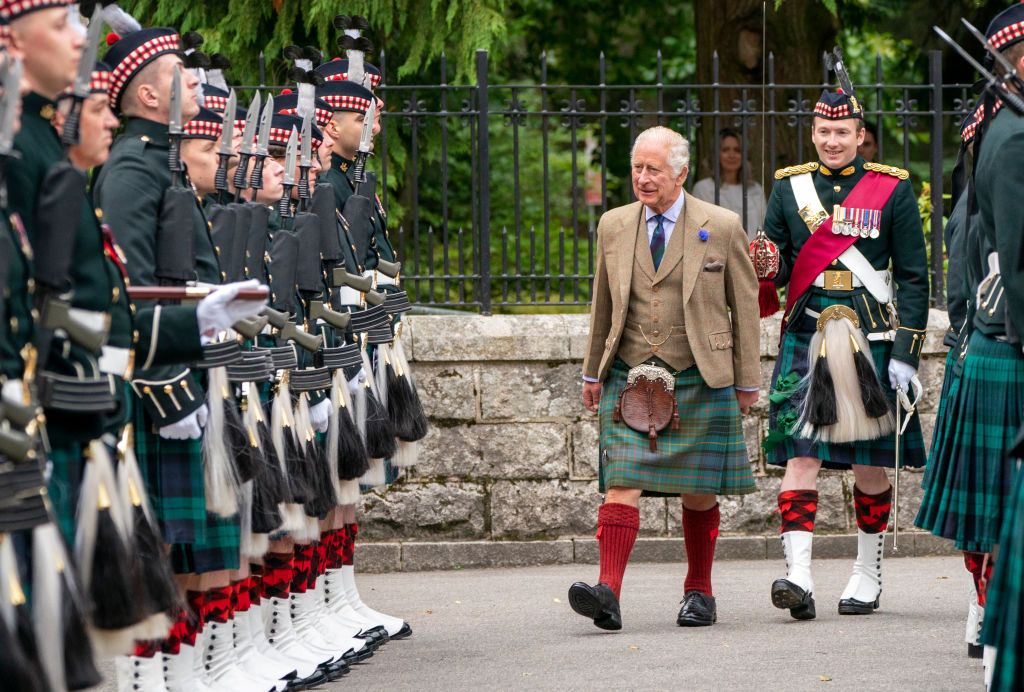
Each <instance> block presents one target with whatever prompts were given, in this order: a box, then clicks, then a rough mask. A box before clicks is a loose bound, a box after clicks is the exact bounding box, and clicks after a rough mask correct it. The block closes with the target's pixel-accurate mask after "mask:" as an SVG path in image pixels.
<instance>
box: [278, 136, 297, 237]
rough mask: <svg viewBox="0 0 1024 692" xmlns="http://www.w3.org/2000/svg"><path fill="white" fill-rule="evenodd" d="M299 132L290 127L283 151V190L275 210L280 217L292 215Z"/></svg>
mask: <svg viewBox="0 0 1024 692" xmlns="http://www.w3.org/2000/svg"><path fill="white" fill-rule="evenodd" d="M298 136H299V133H298V132H297V131H296V130H295V128H294V127H292V133H291V134H290V135H288V146H287V147H286V148H285V153H284V191H283V192H282V193H281V200H280V201H279V202H278V203H277V212H278V214H280V215H281V218H282V219H287V218H291V216H292V188H294V187H295V158H296V155H297V153H298V152H297V149H298Z"/></svg>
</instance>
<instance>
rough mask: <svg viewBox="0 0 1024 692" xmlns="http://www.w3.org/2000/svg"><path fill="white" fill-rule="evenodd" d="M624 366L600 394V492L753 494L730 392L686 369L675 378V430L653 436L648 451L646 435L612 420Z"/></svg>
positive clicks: (611, 374) (613, 371) (614, 371)
mask: <svg viewBox="0 0 1024 692" xmlns="http://www.w3.org/2000/svg"><path fill="white" fill-rule="evenodd" d="M627 373H628V367H627V366H626V365H625V363H622V362H621V361H616V363H615V364H614V365H613V366H612V368H611V370H610V372H609V375H608V378H607V380H606V381H605V383H604V390H603V392H602V395H601V406H600V412H599V419H600V428H601V433H600V448H601V459H600V467H601V472H600V478H601V490H602V491H603V490H604V489H605V488H611V487H621V488H640V489H642V490H645V491H651V492H656V493H662V494H680V493H694V494H697V493H711V494H716V495H744V494H747V493H752V492H754V491H755V490H756V486H755V484H754V475H753V473H752V472H751V470H750V459H749V457H748V456H747V448H746V444H745V442H744V439H743V422H742V419H741V417H740V410H739V406H738V404H737V403H736V395H735V393H734V391H733V389H732V387H723V388H721V389H712V388H711V387H708V386H707V384H706V383H705V382H704V378H702V377H701V375H700V371H699V370H698V369H697V368H696V367H691V368H689V369H688V370H685V371H683V372H682V373H680V374H679V375H677V376H676V388H675V395H676V401H677V403H678V407H679V429H677V430H672V429H671V428H666V429H665V430H663V431H661V432H660V433H659V434H658V442H657V446H658V449H657V451H654V452H652V451H650V449H649V446H648V439H647V434H646V433H641V432H637V431H635V430H633V429H632V428H630V427H629V426H627V425H626V424H625V423H621V422H620V423H616V422H614V421H613V420H612V414H613V412H614V410H615V404H616V403H617V402H618V399H619V394H620V393H621V392H622V390H623V389H624V388H625V386H626V375H627Z"/></svg>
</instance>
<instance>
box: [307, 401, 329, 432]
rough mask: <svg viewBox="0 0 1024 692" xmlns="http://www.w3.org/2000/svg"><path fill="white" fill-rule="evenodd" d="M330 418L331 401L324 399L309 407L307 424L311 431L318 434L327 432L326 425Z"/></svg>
mask: <svg viewBox="0 0 1024 692" xmlns="http://www.w3.org/2000/svg"><path fill="white" fill-rule="evenodd" d="M330 418H331V400H330V399H324V400H323V401H320V402H317V403H316V404H314V405H313V406H310V407H309V422H310V423H311V424H312V425H313V429H314V430H316V431H317V432H319V433H325V432H327V425H328V423H330Z"/></svg>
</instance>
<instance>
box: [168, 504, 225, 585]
mask: <svg viewBox="0 0 1024 692" xmlns="http://www.w3.org/2000/svg"><path fill="white" fill-rule="evenodd" d="M240 561H241V526H240V524H239V519H238V515H237V514H236V515H234V516H232V517H226V518H224V517H218V516H217V515H215V514H210V513H207V514H206V520H205V527H204V531H203V540H202V541H196V542H194V543H184V544H183V543H176V544H174V545H172V546H171V565H172V566H173V567H174V571H175V572H176V573H178V574H189V573H195V574H204V573H206V572H216V571H218V570H225V569H238V567H239V564H240Z"/></svg>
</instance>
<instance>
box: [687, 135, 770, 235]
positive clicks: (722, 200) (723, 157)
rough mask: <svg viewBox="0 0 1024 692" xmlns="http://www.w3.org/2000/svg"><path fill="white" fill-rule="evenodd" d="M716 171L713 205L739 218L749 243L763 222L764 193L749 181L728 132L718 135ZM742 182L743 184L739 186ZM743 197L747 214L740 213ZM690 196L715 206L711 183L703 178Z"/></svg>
mask: <svg viewBox="0 0 1024 692" xmlns="http://www.w3.org/2000/svg"><path fill="white" fill-rule="evenodd" d="M718 136H719V148H718V170H719V172H720V174H721V176H722V182H721V187H720V189H719V193H718V202H717V204H718V205H719V206H721V207H725V208H726V209H728V210H729V211H734V212H736V213H737V214H739V215H740V219H741V220H742V221H743V228H744V229H745V230H746V231H747V237H748V238H750V239H751V240H753V238H754V234H756V233H757V229H758V228H760V227H761V224H762V222H763V221H764V209H765V199H764V189H763V188H762V187H761V186H760V185H759V184H757V183H756V182H754V181H753V180H751V179H750V173H749V171H747V170H746V165H745V162H744V160H743V144H742V142H741V141H740V134H739V133H738V132H736V131H735V130H733V129H731V128H723V129H722V130H720V131H719V133H718ZM744 180H745V183H744V182H742V181H744ZM744 192H746V195H747V213H746V214H745V215H744V213H743V194H744ZM693 196H694V197H697V198H698V199H702V200H704V201H705V202H711V203H712V204H715V179H714V178H713V177H707V178H703V179H701V180H698V181H697V184H696V185H694V186H693Z"/></svg>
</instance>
